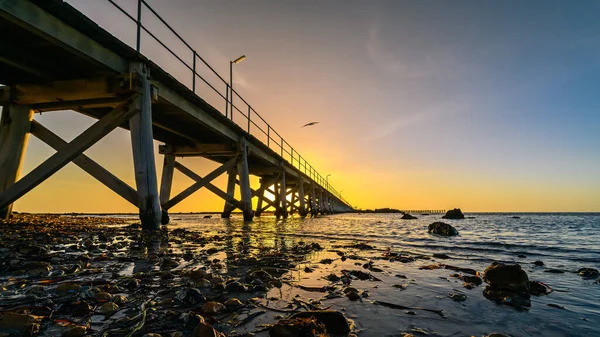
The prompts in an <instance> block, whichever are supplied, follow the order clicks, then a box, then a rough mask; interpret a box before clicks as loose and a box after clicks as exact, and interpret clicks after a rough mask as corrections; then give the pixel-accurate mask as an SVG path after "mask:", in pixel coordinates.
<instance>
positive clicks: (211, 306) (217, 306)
mask: <svg viewBox="0 0 600 337" xmlns="http://www.w3.org/2000/svg"><path fill="white" fill-rule="evenodd" d="M223 310H225V306H224V305H223V304H221V303H219V302H206V303H204V305H203V306H202V312H204V313H205V314H209V315H214V314H218V313H219V312H221V311H223Z"/></svg>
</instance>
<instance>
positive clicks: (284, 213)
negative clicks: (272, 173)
mask: <svg viewBox="0 0 600 337" xmlns="http://www.w3.org/2000/svg"><path fill="white" fill-rule="evenodd" d="M279 202H280V212H279V215H281V217H283V218H284V219H287V217H288V210H287V186H286V184H285V170H284V169H282V170H281V182H280V183H279Z"/></svg>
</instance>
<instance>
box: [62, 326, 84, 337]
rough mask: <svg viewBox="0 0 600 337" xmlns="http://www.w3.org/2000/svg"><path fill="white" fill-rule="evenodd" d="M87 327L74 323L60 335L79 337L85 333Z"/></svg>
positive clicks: (63, 336)
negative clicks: (74, 324)
mask: <svg viewBox="0 0 600 337" xmlns="http://www.w3.org/2000/svg"><path fill="white" fill-rule="evenodd" d="M87 330H88V328H87V327H86V326H83V325H76V326H73V327H70V328H69V329H68V330H67V331H65V332H64V333H63V334H62V337H81V336H85V334H86V333H87Z"/></svg>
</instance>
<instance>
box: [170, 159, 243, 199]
mask: <svg viewBox="0 0 600 337" xmlns="http://www.w3.org/2000/svg"><path fill="white" fill-rule="evenodd" d="M175 168H176V169H177V170H178V171H179V172H181V173H183V174H185V175H186V176H188V178H190V179H192V180H195V181H201V180H202V179H203V178H202V177H201V176H199V175H197V174H196V173H194V172H193V171H192V170H190V169H189V168H187V167H185V166H183V164H181V163H179V162H175ZM204 187H205V188H206V189H207V190H209V191H211V192H213V193H214V194H216V195H218V196H219V197H221V198H222V199H224V200H225V201H227V202H228V203H229V204H231V205H232V207H233V209H235V208H240V209H241V203H240V201H239V200H237V199H235V198H234V197H232V196H230V195H229V194H227V193H225V192H223V191H221V189H220V188H218V187H217V186H215V185H213V184H212V183H210V182H207V183H206V185H205V186H204Z"/></svg>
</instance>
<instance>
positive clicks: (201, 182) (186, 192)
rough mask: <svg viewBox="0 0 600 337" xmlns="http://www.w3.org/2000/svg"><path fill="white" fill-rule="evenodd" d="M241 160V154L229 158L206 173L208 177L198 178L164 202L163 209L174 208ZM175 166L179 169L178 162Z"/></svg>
mask: <svg viewBox="0 0 600 337" xmlns="http://www.w3.org/2000/svg"><path fill="white" fill-rule="evenodd" d="M239 160H240V158H239V156H236V157H233V158H231V159H229V160H228V161H227V162H226V163H225V164H223V165H221V166H220V167H218V168H217V169H215V170H214V171H212V172H211V173H209V174H208V175H206V177H204V178H201V179H200V180H197V181H196V182H195V183H194V184H192V185H191V186H190V187H188V188H186V189H185V190H183V191H182V192H181V193H179V194H178V195H176V196H175V197H173V199H171V200H169V201H167V202H166V203H164V204H163V205H162V209H165V210H168V209H170V208H172V207H173V206H175V205H177V204H178V203H180V202H181V201H182V200H183V199H185V198H187V197H189V196H190V195H191V194H192V193H194V192H196V191H197V190H199V189H201V188H202V187H204V186H206V185H207V183H210V182H211V181H213V180H214V179H215V178H217V177H218V176H220V175H221V174H223V173H225V172H227V170H229V169H230V168H232V167H233V166H235V165H237V162H238V161H239ZM180 166H181V164H179V167H180ZM175 168H177V169H178V170H179V168H178V165H177V162H176V163H175Z"/></svg>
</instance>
